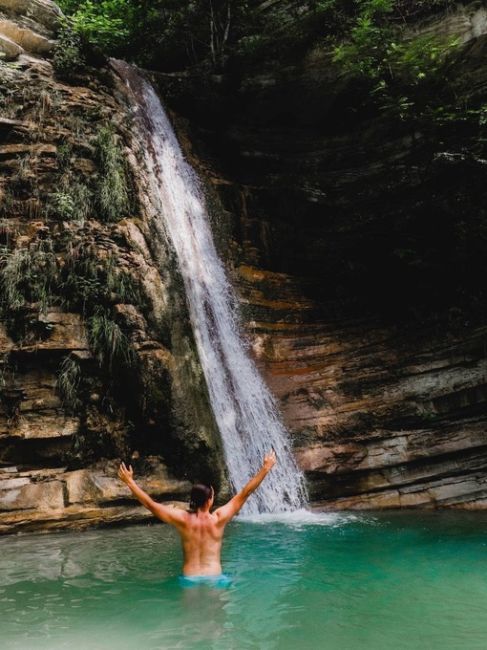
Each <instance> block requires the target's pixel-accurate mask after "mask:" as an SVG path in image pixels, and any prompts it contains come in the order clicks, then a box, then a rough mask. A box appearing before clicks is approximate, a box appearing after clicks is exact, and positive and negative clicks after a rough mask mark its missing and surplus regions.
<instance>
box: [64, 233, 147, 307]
mask: <svg viewBox="0 0 487 650" xmlns="http://www.w3.org/2000/svg"><path fill="white" fill-rule="evenodd" d="M61 289H62V293H63V295H64V296H65V304H66V306H67V307H68V308H69V309H80V310H81V311H82V312H83V313H87V312H88V313H89V312H90V310H92V309H93V308H94V306H96V305H107V306H108V305H110V304H112V303H113V302H122V303H135V304H139V303H140V300H141V297H140V292H139V290H138V287H137V284H136V282H135V281H134V279H133V277H132V275H131V274H130V273H129V272H128V271H126V270H124V269H122V268H120V267H119V264H118V260H117V258H116V257H115V256H114V255H109V256H108V257H106V258H104V259H103V258H101V257H100V256H99V254H98V251H97V249H96V247H94V246H90V245H85V246H81V245H80V246H78V247H73V248H71V250H70V254H69V255H68V257H67V259H66V263H65V265H64V267H63V270H62V281H61Z"/></svg>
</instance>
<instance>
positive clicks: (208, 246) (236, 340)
mask: <svg viewBox="0 0 487 650" xmlns="http://www.w3.org/2000/svg"><path fill="white" fill-rule="evenodd" d="M112 65H113V67H114V68H115V69H116V71H117V72H118V74H119V75H120V76H121V78H122V79H123V80H124V81H125V83H126V85H127V86H128V89H129V90H130V96H131V101H132V103H133V106H132V107H133V110H134V113H135V124H136V128H137V135H138V136H139V137H140V139H141V143H142V148H143V156H144V159H145V160H144V162H145V165H146V167H147V171H148V182H149V188H148V189H149V194H150V197H149V201H150V202H151V204H152V208H153V210H155V212H156V214H158V215H160V218H161V219H162V220H163V224H164V230H165V233H166V235H167V238H168V239H169V241H170V243H171V245H172V247H173V248H174V250H175V252H176V256H177V259H178V263H179V267H180V271H181V275H182V277H183V280H184V284H185V290H186V296H187V301H188V305H189V312H190V317H191V321H192V326H193V331H194V336H195V340H196V344H197V347H198V353H199V357H200V361H201V366H202V368H203V372H204V374H205V378H206V382H207V386H208V392H209V395H210V401H211V405H212V408H213V412H214V416H215V420H216V422H217V425H218V428H219V430H220V434H221V437H222V443H223V448H224V453H225V460H226V463H227V466H228V470H229V476H230V480H231V482H232V484H233V487H234V488H235V490H239V489H240V488H242V487H243V486H244V485H245V483H246V482H247V481H248V480H249V478H250V477H251V476H252V475H253V474H254V473H255V472H257V471H258V470H259V469H260V467H261V465H262V460H263V457H264V455H265V454H266V453H267V452H268V451H269V450H270V449H271V448H274V450H275V452H276V454H277V458H278V462H277V464H276V466H275V467H274V469H273V470H272V471H271V472H270V474H269V475H268V476H267V477H266V479H265V481H264V482H263V483H262V485H261V487H260V488H259V490H258V491H257V492H256V493H255V494H254V495H253V496H252V497H251V498H250V499H249V501H248V502H247V504H246V506H245V512H246V514H251V515H252V514H256V513H259V512H280V511H292V510H296V509H298V508H300V507H303V505H304V503H305V489H304V481H303V477H302V474H301V473H300V472H299V470H298V468H297V466H296V463H295V461H294V459H293V456H292V454H291V451H290V448H289V446H290V444H289V438H288V434H287V432H286V430H285V429H284V427H283V425H282V424H281V422H280V420H279V417H278V415H277V411H276V406H275V403H274V400H273V398H272V396H271V395H270V393H269V391H268V389H267V387H266V386H265V384H264V382H263V380H262V378H261V376H260V374H259V372H258V370H257V368H256V367H255V365H254V363H253V362H252V360H251V359H250V357H249V355H248V354H247V351H246V345H245V342H244V340H243V339H242V336H241V334H240V327H239V323H238V319H237V315H236V314H237V310H236V299H235V296H234V293H233V291H232V288H231V286H230V284H229V282H228V280H227V277H226V274H225V269H224V267H223V264H222V262H221V260H220V258H219V257H218V254H217V251H216V248H215V244H214V241H213V237H212V234H211V229H210V223H209V218H208V213H207V209H206V205H205V200H204V196H203V192H202V189H201V187H200V183H199V181H198V178H197V177H196V174H195V172H194V171H193V169H192V168H191V167H190V165H189V164H188V163H187V162H186V160H185V159H184V156H183V154H182V151H181V148H180V146H179V143H178V141H177V139H176V135H175V133H174V131H173V129H172V126H171V123H170V121H169V120H168V118H167V116H166V113H165V111H164V108H163V106H162V104H161V101H160V99H159V97H158V95H157V94H156V92H155V90H154V88H153V87H152V85H151V84H150V83H149V82H148V81H147V80H146V79H145V78H144V77H143V76H142V75H141V73H140V72H139V71H138V70H137V69H136V68H134V67H133V66H129V65H128V64H126V63H123V62H120V61H113V62H112Z"/></svg>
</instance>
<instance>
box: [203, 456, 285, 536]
mask: <svg viewBox="0 0 487 650" xmlns="http://www.w3.org/2000/svg"><path fill="white" fill-rule="evenodd" d="M275 464H276V454H275V452H274V451H271V452H270V453H269V454H267V456H265V457H264V463H263V464H262V467H261V469H260V470H259V471H258V472H257V474H256V475H255V476H254V477H253V478H251V479H250V481H249V482H248V483H247V485H246V486H245V487H244V488H242V489H241V490H240V492H239V493H238V494H236V495H235V496H234V497H233V499H230V501H229V502H228V503H226V504H225V505H224V506H221V508H217V509H216V510H215V512H214V514H215V515H216V516H217V517H218V521H219V522H220V523H222V524H226V523H227V522H229V521H230V519H232V517H235V515H236V514H237V513H238V512H239V510H240V509H241V508H242V506H243V505H244V503H245V502H246V501H247V499H248V498H249V496H250V495H251V494H252V492H254V491H255V490H256V489H257V488H258V487H259V485H260V484H261V483H262V481H263V480H264V479H265V477H266V476H267V474H268V473H269V472H270V471H271V469H272V468H273V467H274V465H275Z"/></svg>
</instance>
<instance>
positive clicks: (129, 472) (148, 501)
mask: <svg viewBox="0 0 487 650" xmlns="http://www.w3.org/2000/svg"><path fill="white" fill-rule="evenodd" d="M118 478H119V479H120V480H121V481H123V482H124V483H125V484H126V485H127V487H128V488H129V489H130V491H131V492H132V494H133V495H134V497H136V498H137V499H138V500H139V501H140V503H141V504H142V505H143V506H145V507H146V508H147V510H150V511H151V512H152V514H153V515H155V516H156V517H157V518H158V519H161V520H162V521H165V522H166V524H172V525H173V526H176V527H179V526H181V525H182V524H183V523H184V521H185V519H186V513H185V512H184V510H180V509H179V508H172V507H170V506H165V505H163V504H162V503H157V501H154V499H152V498H151V497H150V496H149V495H148V494H147V492H144V490H143V489H142V488H141V487H139V486H138V485H137V483H136V482H135V481H134V470H133V469H132V465H129V466H128V468H127V467H126V465H125V463H122V464H121V465H120V468H119V470H118Z"/></svg>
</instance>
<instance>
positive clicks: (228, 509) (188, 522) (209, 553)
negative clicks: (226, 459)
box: [118, 451, 276, 580]
mask: <svg viewBox="0 0 487 650" xmlns="http://www.w3.org/2000/svg"><path fill="white" fill-rule="evenodd" d="M275 462H276V455H275V453H274V451H272V452H271V453H269V454H267V456H265V458H264V463H263V465H262V467H261V469H260V470H259V471H258V472H257V474H256V475H255V476H254V477H253V478H252V479H251V480H250V481H249V482H248V483H247V485H246V486H245V487H244V488H243V489H242V490H240V492H239V493H238V494H236V495H235V496H234V497H233V499H230V501H229V502H228V503H226V504H225V505H224V506H221V507H220V508H217V509H216V510H215V511H214V512H210V510H211V507H212V506H213V501H214V498H215V494H214V491H213V488H212V487H207V486H206V485H194V486H193V489H192V490H191V501H190V512H187V511H185V510H181V509H179V508H174V507H172V506H165V505H163V504H162V503H157V501H154V500H153V499H151V497H150V496H149V495H148V494H147V493H146V492H144V490H142V489H141V488H140V487H139V486H138V485H137V483H136V482H135V481H134V472H133V469H132V466H131V465H130V466H129V467H128V468H127V467H126V466H125V463H122V464H121V465H120V469H119V470H118V476H119V478H120V480H122V481H123V482H124V483H126V484H127V486H128V487H129V488H130V490H131V491H132V494H133V495H134V496H135V497H136V498H137V499H138V500H139V501H140V503H141V504H142V505H143V506H145V507H146V508H147V509H148V510H150V511H151V512H152V514H154V515H155V516H156V517H157V518H158V519H161V520H162V521H164V522H166V523H167V524H171V525H172V526H174V527H175V528H176V530H177V531H178V533H179V535H180V536H181V542H182V546H183V556H184V563H183V576H184V577H185V578H187V579H189V580H195V579H199V578H202V579H203V580H204V579H205V578H207V579H219V578H221V577H222V567H221V561H220V551H221V547H222V540H223V531H224V529H225V526H226V525H227V524H228V522H229V521H230V520H231V519H233V517H235V515H236V514H237V513H238V512H239V511H240V509H241V508H242V506H243V505H244V503H245V502H246V501H247V499H248V498H249V496H250V495H251V494H252V492H254V491H255V490H256V489H257V488H258V487H259V485H260V484H261V483H262V481H263V480H264V478H265V477H266V476H267V474H268V473H269V472H270V470H271V469H272V467H273V466H274V465H275ZM223 577H224V576H223Z"/></svg>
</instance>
